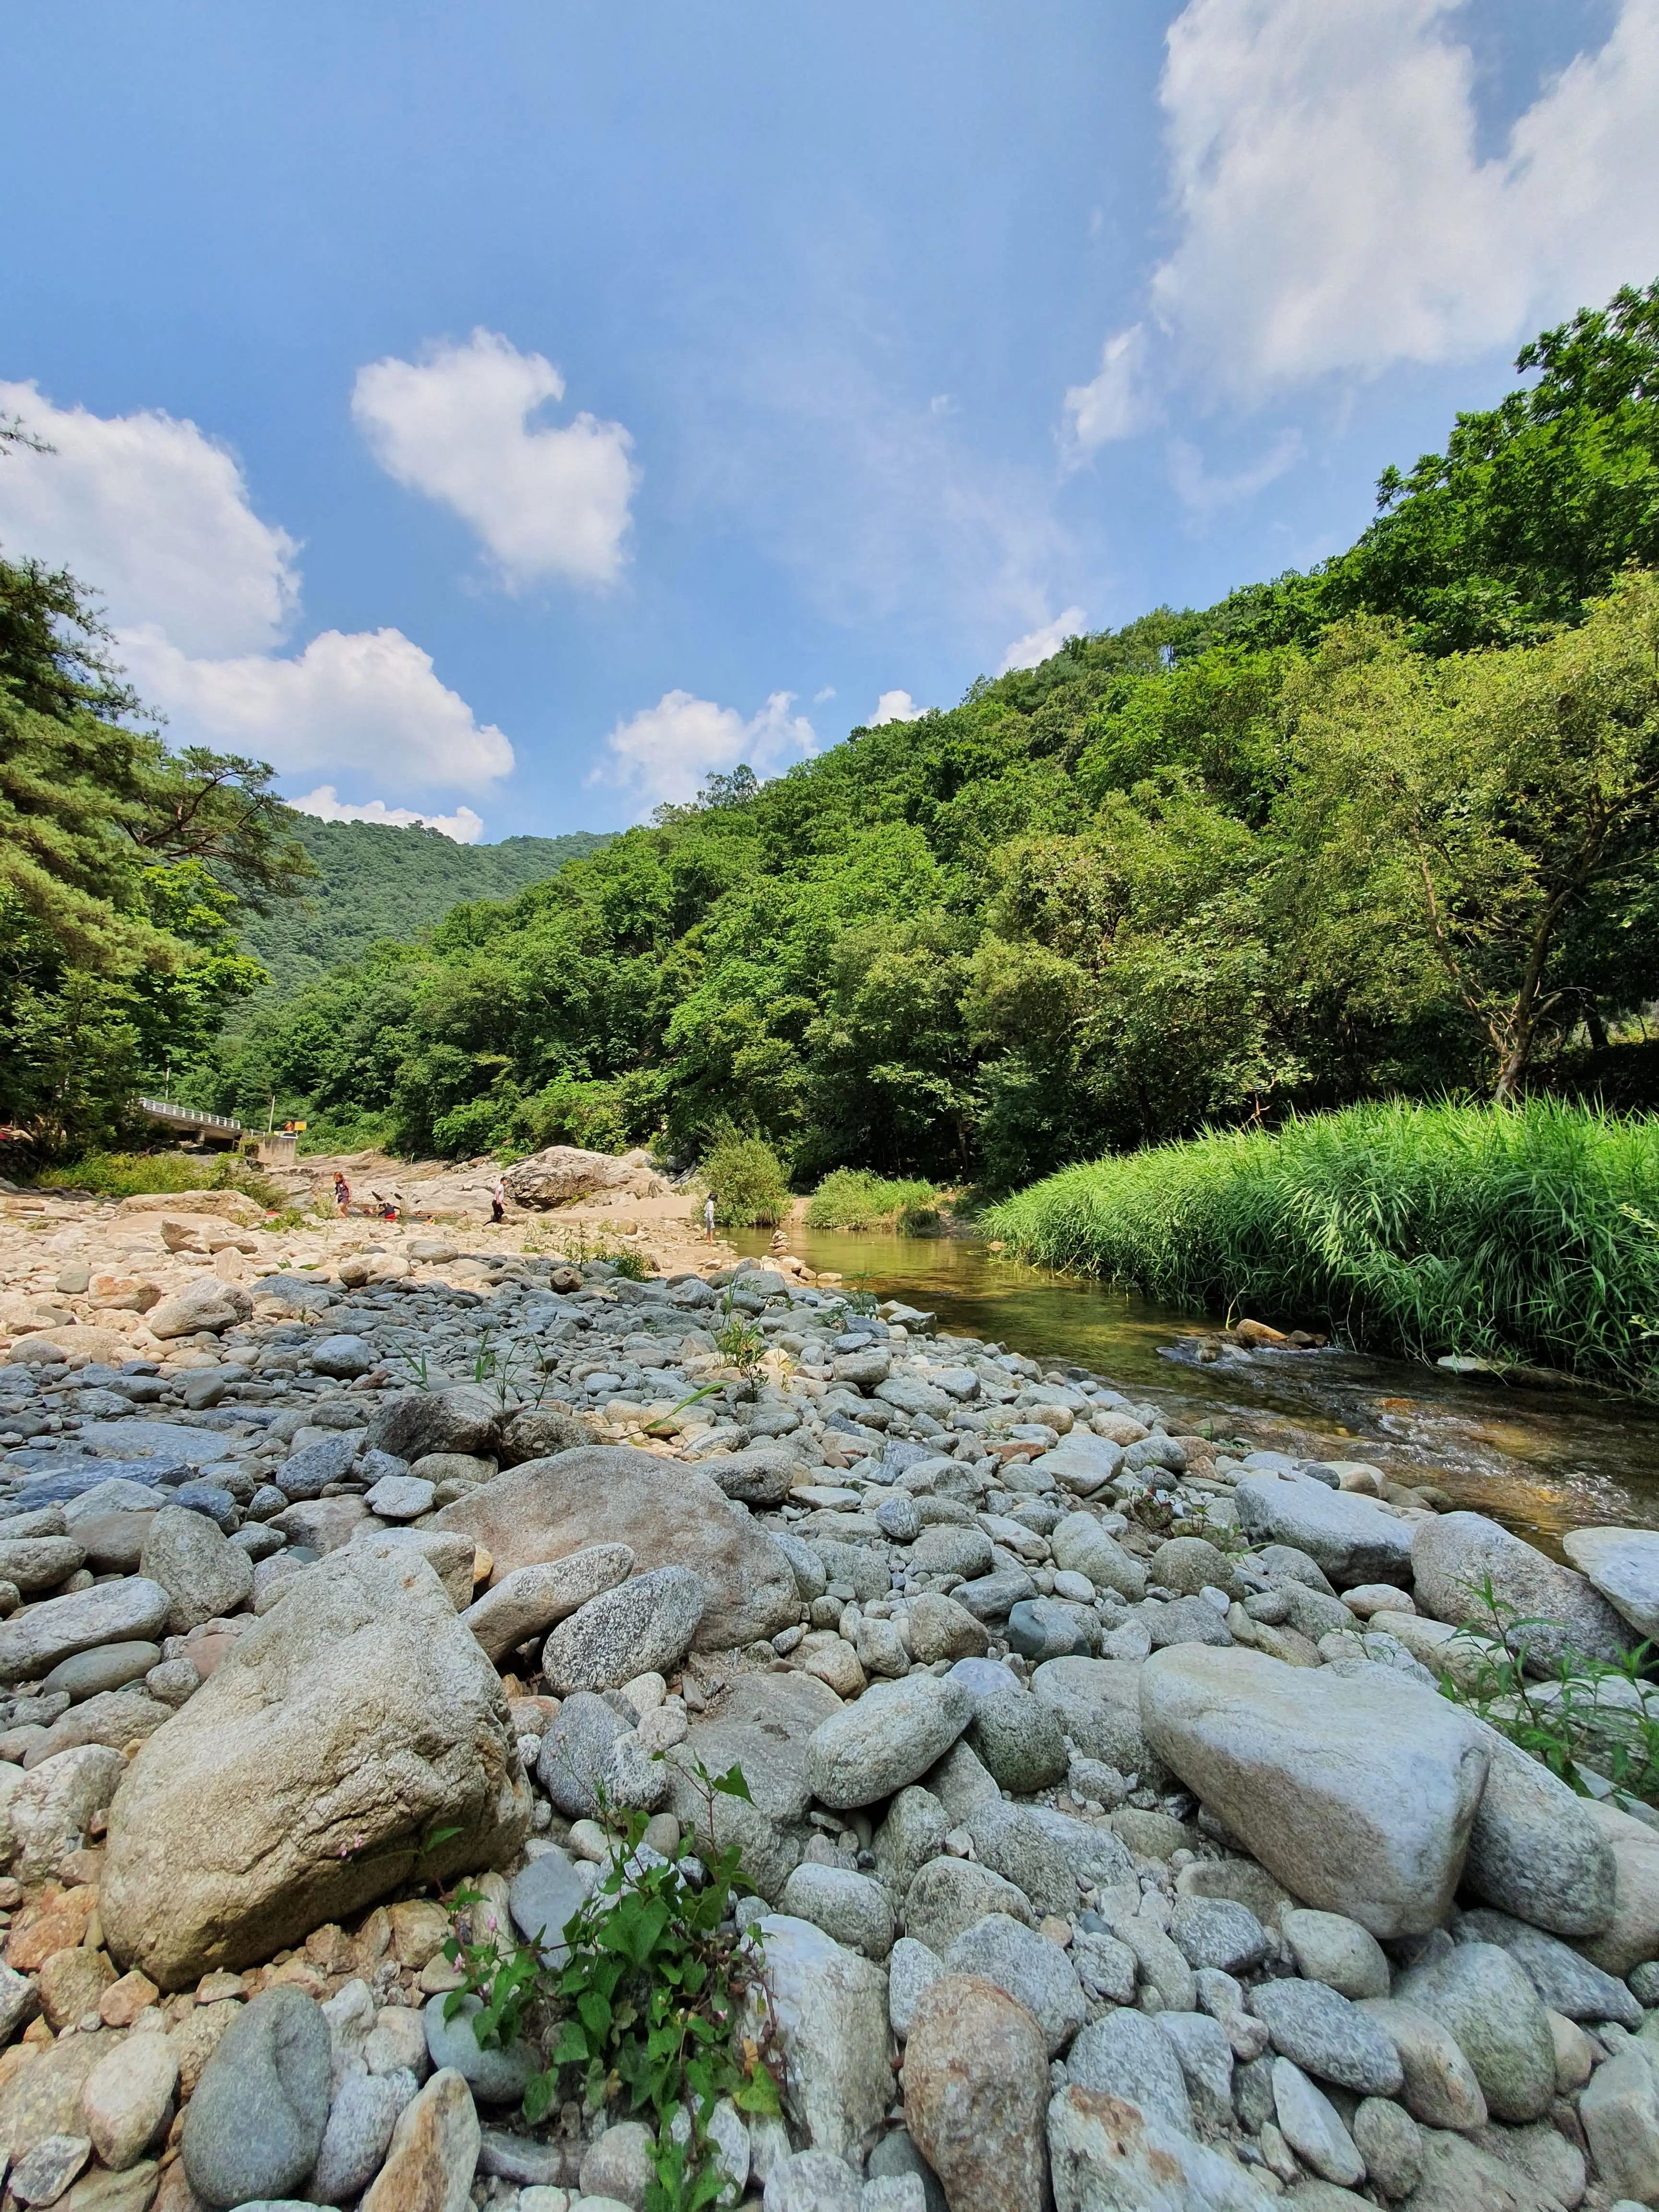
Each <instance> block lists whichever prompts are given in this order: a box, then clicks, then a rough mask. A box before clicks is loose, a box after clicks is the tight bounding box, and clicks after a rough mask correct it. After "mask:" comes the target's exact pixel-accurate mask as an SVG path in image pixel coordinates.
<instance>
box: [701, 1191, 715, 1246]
mask: <svg viewBox="0 0 1659 2212" xmlns="http://www.w3.org/2000/svg"><path fill="white" fill-rule="evenodd" d="M702 1234H703V1241H704V1243H708V1244H712V1243H714V1192H713V1191H712V1190H711V1191H710V1192H709V1194H708V1197H707V1198H706V1199H704V1200H703V1202H702Z"/></svg>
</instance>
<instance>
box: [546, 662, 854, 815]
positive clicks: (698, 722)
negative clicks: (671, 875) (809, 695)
mask: <svg viewBox="0 0 1659 2212" xmlns="http://www.w3.org/2000/svg"><path fill="white" fill-rule="evenodd" d="M794 696H795V695H794V693H793V691H774V692H773V693H772V695H771V696H770V697H769V699H768V701H767V702H766V704H765V706H764V707H763V708H762V709H761V711H760V712H759V714H754V715H751V716H750V719H749V720H747V721H744V718H743V716H742V715H741V714H738V711H737V709H736V708H735V707H719V706H716V705H715V703H714V701H713V700H712V699H697V698H694V697H693V696H692V695H691V693H690V692H689V691H665V692H664V694H663V696H662V697H661V698H660V699H659V700H658V702H657V703H656V705H655V706H654V707H645V708H641V710H640V712H639V713H638V714H635V715H634V716H632V717H631V719H630V720H628V721H625V722H618V723H617V726H616V728H615V729H614V730H612V731H611V734H610V736H609V737H608V738H606V739H605V753H606V757H605V759H604V760H602V761H600V762H599V764H598V766H597V767H595V768H594V769H592V772H591V773H590V775H588V778H587V782H588V785H589V787H592V785H594V784H611V785H613V786H615V787H617V788H618V789H621V790H623V791H626V792H628V793H630V794H631V796H632V797H633V798H634V799H635V800H636V801H637V802H638V804H639V805H640V807H641V811H648V809H649V808H651V807H652V806H654V805H659V804H661V803H662V802H664V801H667V802H669V803H670V804H671V805H684V804H685V803H686V801H687V800H688V799H695V798H696V795H697V792H698V790H699V788H700V787H701V786H702V783H703V781H704V780H705V778H707V777H708V776H709V775H715V774H725V773H727V772H729V771H730V770H731V769H734V768H738V767H739V766H742V765H744V764H746V765H747V766H748V767H750V768H752V769H754V771H755V773H756V775H758V776H760V777H762V778H763V779H764V777H765V776H766V775H768V774H769V773H773V772H775V771H776V770H777V769H781V768H783V767H785V766H787V764H788V763H789V762H790V761H791V760H792V759H794V758H804V757H805V756H806V755H807V754H809V753H815V752H816V751H817V749H818V741H817V732H815V731H814V729H813V727H812V725H811V723H810V722H809V721H808V720H806V717H805V715H804V714H791V713H790V712H789V709H790V708H791V707H792V706H793V704H794Z"/></svg>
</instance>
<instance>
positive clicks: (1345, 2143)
mask: <svg viewBox="0 0 1659 2212" xmlns="http://www.w3.org/2000/svg"><path fill="white" fill-rule="evenodd" d="M1273 2115H1274V2118H1276V2119H1277V2121H1278V2123H1279V2131H1280V2133H1281V2134H1282V2135H1283V2136H1284V2137H1285V2142H1287V2143H1289V2145H1290V2147H1291V2149H1292V2150H1293V2151H1295V2152H1296V2154H1297V2156H1298V2157H1299V2158H1302V2159H1304V2160H1306V2161H1307V2163H1308V2164H1309V2165H1310V2166H1311V2167H1312V2168H1313V2170H1314V2172H1316V2173H1317V2174H1319V2175H1321V2176H1322V2178H1323V2179H1325V2180H1327V2181H1329V2182H1334V2184H1335V2185H1336V2186H1337V2187H1338V2188H1340V2189H1351V2188H1353V2187H1355V2186H1357V2185H1358V2183H1360V2182H1362V2181H1363V2180H1364V2179H1365V2161H1364V2159H1363V2158H1361V2156H1360V2155H1359V2153H1358V2151H1357V2150H1356V2149H1355V2148H1354V2142H1353V2137H1352V2136H1351V2135H1350V2134H1349V2133H1348V2131H1347V2130H1346V2128H1345V2127H1344V2126H1343V2124H1342V2122H1341V2119H1340V2116H1339V2115H1338V2112H1337V2110H1336V2107H1335V2106H1334V2105H1333V2104H1332V2102H1331V2100H1330V2099H1329V2098H1328V2097H1327V2096H1325V2095H1324V2094H1323V2093H1322V2092H1321V2091H1320V2090H1318V2089H1316V2087H1314V2085H1313V2083H1312V2082H1311V2081H1310V2080H1309V2079H1308V2077H1307V2075H1305V2074H1304V2072H1303V2071H1302V2069H1301V2068H1300V2067H1299V2066H1295V2065H1292V2063H1291V2061H1290V2060H1289V2059H1288V2058H1275V2059H1274V2061H1273Z"/></svg>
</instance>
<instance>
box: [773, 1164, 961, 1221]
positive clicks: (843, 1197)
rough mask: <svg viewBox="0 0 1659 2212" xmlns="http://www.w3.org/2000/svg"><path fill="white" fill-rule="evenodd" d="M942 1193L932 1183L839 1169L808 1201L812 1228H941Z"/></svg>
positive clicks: (807, 1215)
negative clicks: (940, 1196)
mask: <svg viewBox="0 0 1659 2212" xmlns="http://www.w3.org/2000/svg"><path fill="white" fill-rule="evenodd" d="M806 1225H807V1227H808V1228H809V1229H897V1230H901V1231H921V1230H928V1229H937V1228H938V1226H939V1193H938V1191H937V1190H935V1189H934V1188H933V1184H932V1183H930V1182H921V1181H920V1180H919V1179H913V1178H908V1177H902V1176H901V1177H899V1178H897V1179H894V1178H892V1177H890V1176H878V1175H876V1174H874V1173H872V1170H870V1169H868V1168H836V1169H835V1170H833V1171H832V1172H831V1173H830V1174H829V1175H827V1176H825V1177H824V1178H823V1182H821V1183H820V1184H819V1185H818V1187H817V1189H816V1190H815V1191H814V1192H813V1193H812V1195H811V1198H810V1199H808V1200H807V1201H806Z"/></svg>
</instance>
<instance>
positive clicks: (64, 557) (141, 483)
mask: <svg viewBox="0 0 1659 2212" xmlns="http://www.w3.org/2000/svg"><path fill="white" fill-rule="evenodd" d="M0 416H19V417H21V420H22V422H23V423H24V425H25V427H26V428H27V429H29V430H30V431H32V432H33V434H34V435H35V436H36V437H37V438H39V439H41V440H43V441H45V442H46V444H48V445H50V446H51V447H52V448H53V450H52V452H51V453H31V452H28V451H27V450H21V449H14V450H13V452H12V453H11V454H10V456H9V458H8V459H6V461H5V462H4V464H3V465H0V535H3V537H4V538H5V540H6V542H7V543H8V544H9V546H10V547H11V549H12V550H13V551H14V552H17V553H23V552H27V553H31V554H33V555H34V556H36V557H37V558H39V559H40V560H43V561H46V562H51V563H52V566H54V567H59V566H61V567H64V568H71V569H73V570H74V572H75V574H76V575H77V576H80V577H82V579H83V580H85V581H86V582H87V583H88V584H89V585H90V586H92V587H93V588H94V591H95V592H97V593H98V594H99V595H100V597H101V598H102V599H104V600H105V601H106V603H107V605H108V607H109V610H110V613H111V616H112V619H113V620H114V621H115V622H116V623H118V624H119V625H121V626H123V627H130V626H132V625H136V624H138V623H153V624H155V626H156V627H157V628H158V629H161V630H162V631H164V632H165V633H166V635H167V636H168V637H170V638H171V639H172V640H173V642H174V644H175V645H177V646H178V647H179V649H180V650H181V651H182V652H185V653H258V652H261V651H264V650H266V649H267V648H269V647H271V646H273V645H276V644H277V643H279V642H280V641H281V640H282V638H283V636H284V635H285V634H286V632H287V629H288V626H289V623H290V622H291V621H292V620H293V618H294V616H295V611H296V610H297V608H298V605H299V599H300V578H299V573H298V571H297V569H296V568H295V556H296V555H297V554H298V552H299V550H300V549H299V547H298V546H297V545H296V544H295V542H294V540H293V539H292V538H290V537H289V535H288V533H287V532H286V531H284V530H279V529H276V527H275V526H273V525H271V524H270V523H267V522H262V521H261V520H259V518H258V515H257V514H255V513H254V512H253V509H252V506H251V505H250V504H249V501H248V491H247V483H246V479H245V478H244V477H243V475H242V471H241V468H240V465H239V464H238V462H237V460H236V459H235V456H234V454H233V453H230V452H229V451H228V449H227V448H226V447H224V446H222V445H221V444H220V443H219V442H218V441H216V440H215V439H212V438H210V437H208V436H207V435H205V434H204V432H203V431H201V430H198V429H197V427H196V425H195V423H193V422H175V421H174V420H173V416H170V415H162V414H158V413H156V412H155V411H154V410H150V409H145V410H143V411H141V412H140V413H138V414H136V415H118V416H114V417H113V418H106V417H105V416H99V415H93V414H89V413H88V410H86V409H85V408H84V407H58V406H54V405H53V404H52V401H51V400H50V399H48V398H45V397H44V396H43V395H42V393H41V392H40V389H39V387H38V386H35V385H33V384H0Z"/></svg>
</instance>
